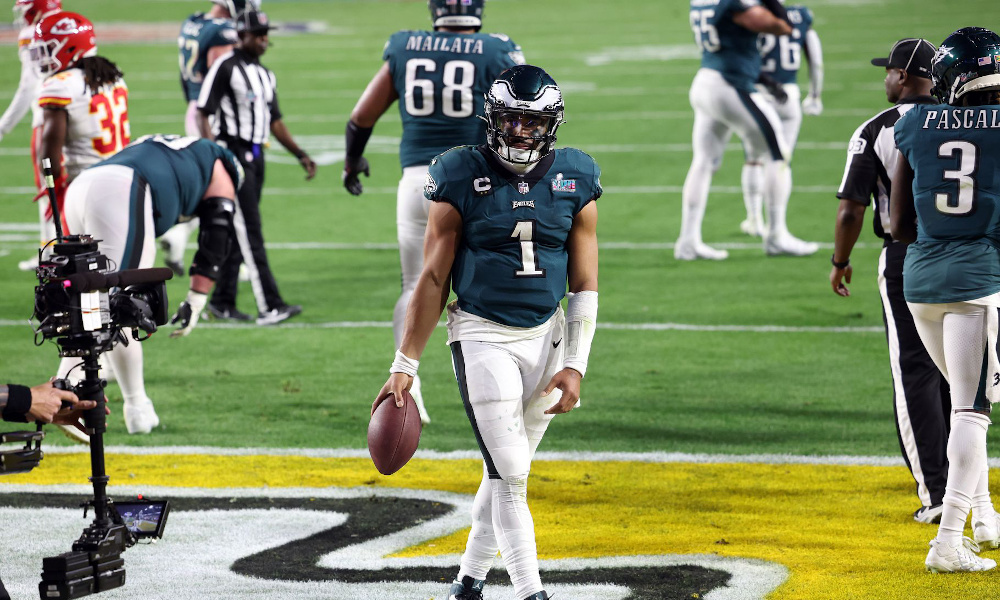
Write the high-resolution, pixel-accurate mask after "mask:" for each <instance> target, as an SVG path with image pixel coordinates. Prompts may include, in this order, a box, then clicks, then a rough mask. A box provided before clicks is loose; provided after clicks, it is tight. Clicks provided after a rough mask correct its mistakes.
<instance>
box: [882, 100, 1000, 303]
mask: <svg viewBox="0 0 1000 600" xmlns="http://www.w3.org/2000/svg"><path fill="white" fill-rule="evenodd" d="M895 136H896V146H897V147H898V148H899V151H900V152H902V154H903V156H904V157H906V160H907V161H908V162H909V163H910V166H911V167H912V168H913V173H914V176H913V201H914V207H915V208H916V212H917V241H916V242H915V243H913V244H911V245H910V247H909V248H908V249H907V252H906V263H905V264H904V268H903V292H904V294H905V296H906V300H907V301H908V302H920V303H931V304H933V303H945V302H961V301H966V300H975V299H977V298H982V297H984V296H988V295H990V294H993V293H996V292H998V291H1000V106H978V107H968V108H959V107H953V106H947V105H938V106H926V105H917V106H914V107H913V108H912V109H910V110H909V111H908V112H907V113H906V114H905V115H903V116H902V117H901V118H900V119H899V121H897V122H896V127H895Z"/></svg>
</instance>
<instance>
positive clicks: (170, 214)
mask: <svg viewBox="0 0 1000 600" xmlns="http://www.w3.org/2000/svg"><path fill="white" fill-rule="evenodd" d="M217 159H222V161H223V163H225V166H226V169H227V170H228V171H229V173H230V175H231V176H232V177H233V185H234V186H236V187H239V183H240V182H239V178H240V176H239V175H238V174H237V173H236V172H235V171H234V169H235V163H236V158H235V157H234V156H233V154H232V153H231V152H230V151H229V150H227V149H225V148H223V147H222V146H219V145H218V144H216V143H215V142H213V141H211V140H208V139H205V138H194V137H180V136H175V135H152V136H146V137H143V138H140V139H138V140H136V141H135V142H133V143H132V144H130V145H129V146H126V147H125V148H124V149H122V151H121V152H119V153H117V154H115V155H114V156H112V157H111V158H109V159H107V160H105V161H103V162H99V163H97V164H96V165H94V167H100V166H103V165H124V166H126V167H129V168H131V169H133V170H135V171H136V172H137V173H139V175H141V176H142V177H143V179H145V180H146V182H147V183H148V184H149V189H150V194H151V195H152V198H153V220H154V227H155V230H156V236H157V237H159V236H161V235H163V234H164V233H166V232H167V230H168V229H170V228H171V227H173V226H174V225H176V224H177V222H178V220H179V219H180V217H181V216H185V217H190V216H192V215H194V214H195V210H196V209H197V207H198V204H199V203H200V202H201V199H202V196H204V195H205V191H206V190H207V189H208V184H209V182H211V181H212V171H213V170H214V169H215V161H216V160H217Z"/></svg>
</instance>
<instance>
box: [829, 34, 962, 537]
mask: <svg viewBox="0 0 1000 600" xmlns="http://www.w3.org/2000/svg"><path fill="white" fill-rule="evenodd" d="M936 50H937V49H936V48H935V47H934V45H933V44H931V43H930V42H928V41H927V40H923V39H918V38H907V39H903V40H900V41H898V42H896V44H895V45H894V46H893V47H892V50H890V51H889V57H888V58H875V59H872V64H873V65H875V66H877V67H885V94H886V99H887V100H888V101H889V102H892V103H893V106H892V107H891V108H887V109H886V110H883V111H882V112H880V113H878V114H877V115H875V116H874V117H872V118H871V119H868V120H867V121H865V122H864V123H862V124H861V126H860V127H858V129H857V131H855V132H854V136H852V137H851V142H850V144H849V146H848V149H847V166H846V168H845V169H844V179H843V181H842V182H841V184H840V189H839V190H838V192H837V198H839V199H840V209H839V210H838V212H837V226H836V229H835V231H834V248H833V256H832V257H831V258H830V261H831V262H832V263H833V269H832V270H831V271H830V284H831V285H832V286H833V291H834V293H835V294H837V295H838V296H849V295H850V291H849V290H848V289H847V286H846V285H845V282H846V283H850V282H851V273H852V271H853V269H852V268H851V261H850V256H851V250H853V249H854V244H855V243H856V242H857V240H858V235H859V234H860V233H861V228H862V225H863V223H864V214H865V208H866V207H867V206H868V205H869V204H872V203H873V202H872V201H873V200H874V209H875V211H874V212H875V218H874V220H873V223H874V226H875V235H877V236H879V237H880V238H882V240H883V248H882V254H881V255H880V256H879V264H878V288H879V293H880V295H881V298H882V316H883V321H884V322H885V333H886V339H887V340H888V342H889V371H890V373H891V375H892V392H893V405H894V406H893V409H894V412H895V415H896V433H897V434H898V436H899V447H900V450H902V453H903V459H904V460H905V461H906V465H907V466H908V467H909V468H910V473H912V474H913V479H914V481H915V482H916V484H917V498H918V499H919V500H920V505H921V506H920V508H918V509H917V510H916V512H914V513H913V519H914V520H916V521H918V522H921V523H937V522H938V521H940V520H941V510H942V504H941V502H942V499H943V498H944V491H945V489H944V488H945V483H946V482H947V479H948V454H947V451H948V430H949V428H950V421H949V419H950V414H951V397H950V395H949V392H948V382H947V381H946V380H945V378H944V376H943V375H941V371H939V370H938V368H937V365H935V364H934V361H932V360H931V357H930V356H929V355H928V354H927V350H926V349H925V348H924V345H923V343H922V342H921V341H920V336H919V335H918V334H917V329H916V325H915V324H914V322H913V316H912V315H911V314H910V309H909V307H907V305H906V300H905V299H904V298H903V260H904V259H905V258H906V249H907V244H905V243H903V242H898V241H896V240H894V239H892V235H891V234H890V232H889V193H890V187H891V182H892V177H893V174H894V173H895V172H896V156H897V155H898V154H899V153H898V152H897V151H896V141H895V138H894V137H893V126H894V125H895V124H896V121H898V120H899V118H900V117H902V116H903V115H904V114H905V113H906V112H907V111H908V110H910V109H911V108H912V107H913V106H914V105H915V104H937V100H935V99H934V98H932V97H931V95H930V90H931V60H932V59H933V58H934V54H935V52H936Z"/></svg>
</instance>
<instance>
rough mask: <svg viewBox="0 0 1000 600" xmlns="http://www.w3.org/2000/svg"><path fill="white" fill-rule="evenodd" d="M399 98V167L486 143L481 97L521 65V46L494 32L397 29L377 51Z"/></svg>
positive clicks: (424, 163)
mask: <svg viewBox="0 0 1000 600" xmlns="http://www.w3.org/2000/svg"><path fill="white" fill-rule="evenodd" d="M382 59H383V60H385V61H386V62H387V63H388V64H389V72H390V73H391V74H392V84H393V86H394V87H395V89H396V93H397V94H398V95H399V115H400V118H401V119H402V121H403V139H402V141H401V142H400V144H399V162H400V164H401V165H402V167H403V168H406V167H411V166H414V165H426V164H428V163H430V162H431V159H432V158H434V157H435V156H437V155H438V154H441V153H442V152H444V151H445V150H448V149H449V148H454V147H455V146H462V145H475V144H482V143H485V142H486V124H485V123H484V122H483V120H482V119H480V118H479V117H481V116H483V98H484V97H485V96H486V92H488V91H489V89H490V86H491V85H492V84H493V81H494V80H495V79H496V78H497V76H498V75H499V74H500V73H502V72H503V71H505V70H506V69H509V68H510V67H513V66H514V65H516V64H523V63H524V56H523V55H522V54H521V47H520V46H518V45H517V44H515V43H514V42H512V41H511V40H510V38H508V37H507V36H505V35H502V34H498V33H451V32H446V31H399V32H396V33H395V34H393V35H392V37H390V38H389V41H388V42H386V44H385V50H384V51H383V53H382Z"/></svg>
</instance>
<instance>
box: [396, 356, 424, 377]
mask: <svg viewBox="0 0 1000 600" xmlns="http://www.w3.org/2000/svg"><path fill="white" fill-rule="evenodd" d="M418 367H420V361H419V360H414V359H412V358H410V357H409V356H407V355H405V354H403V353H402V352H400V351H399V350H396V357H395V358H394V359H393V360H392V366H391V367H389V372H390V373H406V374H407V375H409V376H410V377H416V376H417V368H418Z"/></svg>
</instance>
